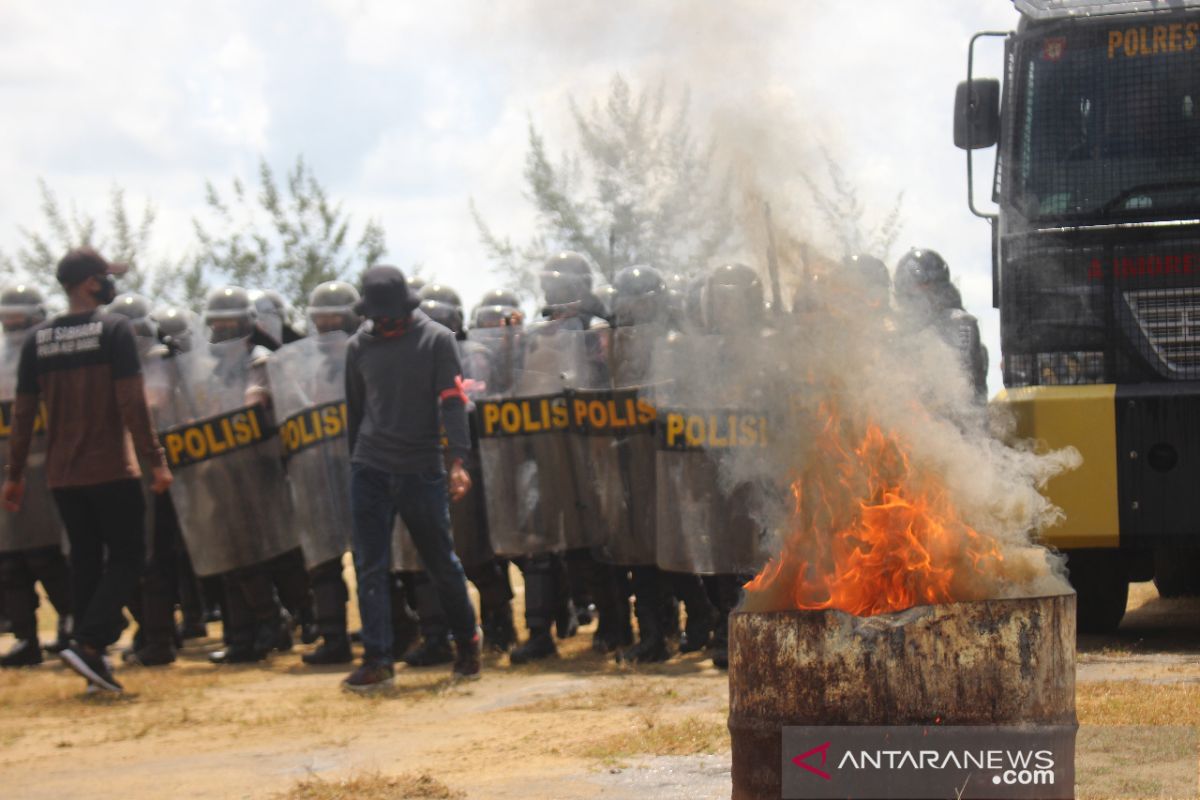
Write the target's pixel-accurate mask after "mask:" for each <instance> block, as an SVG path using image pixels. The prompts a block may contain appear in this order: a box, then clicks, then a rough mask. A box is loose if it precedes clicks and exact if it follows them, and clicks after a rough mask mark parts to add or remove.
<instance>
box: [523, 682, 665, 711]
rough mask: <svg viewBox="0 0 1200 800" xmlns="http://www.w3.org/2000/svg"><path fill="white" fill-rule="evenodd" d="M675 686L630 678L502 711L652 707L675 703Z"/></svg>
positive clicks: (597, 709) (599, 709) (607, 709)
mask: <svg viewBox="0 0 1200 800" xmlns="http://www.w3.org/2000/svg"><path fill="white" fill-rule="evenodd" d="M682 699H683V698H682V696H681V694H680V692H679V690H678V689H676V688H671V687H665V688H664V687H663V686H662V685H661V684H658V683H651V682H640V681H634V680H631V681H629V682H628V683H626V684H622V685H619V686H607V687H605V688H603V689H585V690H584V691H580V692H573V693H571V694H568V695H561V696H557V697H547V698H544V699H542V700H534V701H533V702H531V703H526V704H525V705H519V706H512V707H511V708H507V709H504V710H505V711H512V712H519V713H523V714H553V713H560V712H564V711H611V710H612V709H614V708H656V707H658V706H660V705H662V704H664V703H666V702H668V701H669V702H670V703H671V704H672V705H678V704H679V702H680V701H681V700H682Z"/></svg>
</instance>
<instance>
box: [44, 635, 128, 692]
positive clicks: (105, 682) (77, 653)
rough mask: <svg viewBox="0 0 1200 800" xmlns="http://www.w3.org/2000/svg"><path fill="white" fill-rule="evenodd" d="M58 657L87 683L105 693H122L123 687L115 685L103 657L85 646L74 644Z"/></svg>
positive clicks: (115, 682)
mask: <svg viewBox="0 0 1200 800" xmlns="http://www.w3.org/2000/svg"><path fill="white" fill-rule="evenodd" d="M58 657H59V658H61V659H62V660H63V663H64V664H66V665H67V666H68V667H70V668H71V669H73V670H75V672H77V673H79V674H80V675H82V676H83V677H84V678H85V679H86V680H87V682H88V683H90V684H91V685H92V686H95V687H96V688H97V689H101V690H103V691H106V692H123V691H125V687H123V686H122V685H121V684H119V683H117V679H116V678H114V677H113V674H112V670H110V669H109V668H108V664H107V662H106V661H105V659H104V655H103V654H101V653H99V652H97V651H96V650H93V649H92V648H90V647H88V646H87V645H82V644H75V645H71V646H70V647H68V648H66V649H65V650H63V651H62V652H61V653H59V654H58Z"/></svg>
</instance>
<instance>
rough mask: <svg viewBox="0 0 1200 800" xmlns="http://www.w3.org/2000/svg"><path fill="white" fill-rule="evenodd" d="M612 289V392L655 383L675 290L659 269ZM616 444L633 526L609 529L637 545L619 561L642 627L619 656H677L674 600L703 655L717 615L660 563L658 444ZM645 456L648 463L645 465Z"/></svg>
mask: <svg viewBox="0 0 1200 800" xmlns="http://www.w3.org/2000/svg"><path fill="white" fill-rule="evenodd" d="M613 287H614V289H615V290H616V293H615V295H614V299H613V308H612V312H613V326H614V341H613V345H612V348H613V359H614V363H613V378H614V387H615V388H619V387H621V386H622V385H642V386H644V385H645V384H646V383H647V379H648V378H649V372H650V367H651V364H650V361H651V356H652V354H653V352H654V351H655V350H657V349H658V347H659V346H661V344H662V343H663V342H665V341H666V339H667V335H668V333H669V331H670V321H671V317H672V309H671V302H672V300H671V296H670V290H669V288H668V285H667V282H666V280H664V278H663V277H662V275H661V274H660V273H659V272H658V270H656V269H654V268H653V267H628V268H626V269H624V270H621V271H620V272H619V273H617V275H616V278H615V279H614V281H613ZM647 438H649V437H648V434H647ZM617 445H618V450H617V453H618V456H619V461H620V464H621V473H622V474H621V476H620V480H621V482H622V484H623V486H624V494H625V510H626V515H625V516H626V517H627V519H628V520H629V522H628V523H627V524H626V525H624V526H623V525H621V524H619V523H618V524H616V525H610V529H611V530H614V531H622V530H623V529H627V535H628V536H629V537H631V539H632V544H631V545H630V547H629V552H628V553H626V554H625V555H626V556H628V557H627V558H625V559H624V560H623V561H620V563H627V564H629V566H630V573H631V575H632V589H633V594H634V597H635V613H636V616H637V622H638V642H637V644H635V645H633V646H632V647H630V648H627V649H625V650H623V651H620V652H619V653H618V654H617V657H618V660H620V661H625V662H630V663H653V662H657V661H665V660H666V659H667V658H669V657H670V655H671V651H670V645H669V642H670V641H671V640H672V639H675V638H678V637H679V628H678V619H677V610H676V598H678V599H679V600H682V601H683V602H684V604H685V606H686V608H687V631H686V632H685V634H684V636H683V637H682V639H681V642H680V650H681V651H682V652H693V651H697V650H700V649H702V648H703V647H705V646H706V645H707V644H708V641H709V637H710V636H711V633H712V627H713V621H714V616H715V613H716V612H715V610H714V609H713V607H712V604H711V602H710V601H709V599H708V597H707V595H706V594H705V590H704V586H703V584H702V583H701V581H700V578H699V577H698V576H696V575H689V574H683V573H667V572H663V571H661V570H659V569H658V567H657V566H656V564H655V549H654V548H655V529H654V525H655V516H656V509H655V508H654V505H655V499H654V497H655V487H654V485H653V484H654V462H653V459H654V452H653V449H652V445H647V447H646V448H644V449H638V448H636V447H633V446H630V445H631V437H619V440H618V443H617ZM622 446H624V447H623V448H622ZM639 458H640V459H643V460H646V461H647V462H648V463H646V464H644V465H639V464H638V463H637V462H638V459H639ZM639 466H641V468H640V469H639V468H638V467H639ZM617 549H619V548H617ZM639 556H640V557H639Z"/></svg>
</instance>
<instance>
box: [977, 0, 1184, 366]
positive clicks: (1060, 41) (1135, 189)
mask: <svg viewBox="0 0 1200 800" xmlns="http://www.w3.org/2000/svg"><path fill="white" fill-rule="evenodd" d="M1014 78H1015V85H1014V86H1013V87H1011V88H1012V93H1011V94H1010V95H1009V97H1008V98H1007V104H1006V105H1007V107H1008V109H1009V110H1010V112H1011V114H1012V117H1011V119H1010V126H1009V129H1008V132H1009V146H1008V147H1007V148H1006V149H1007V150H1008V151H1009V159H1008V162H1007V163H1006V165H1005V171H1006V180H1005V181H1004V186H1006V187H1007V188H1008V189H1009V191H1008V192H1007V195H1008V196H1007V197H1006V198H1005V200H1006V201H1007V203H1008V204H1010V205H1011V207H1012V208H1013V210H1014V211H1015V212H1016V214H1015V215H1012V218H1013V219H1020V220H1022V222H1021V223H1020V224H1013V225H1009V226H1008V227H1007V228H1006V231H1005V233H1004V235H1003V237H1002V243H1001V247H1002V259H1003V265H1004V271H1003V273H1002V277H1001V325H1002V337H1003V340H1004V353H1005V362H1004V367H1005V383H1006V384H1007V385H1009V386H1016V385H1031V384H1040V385H1054V384H1072V383H1099V382H1140V381H1153V380H1180V379H1200V224H1196V220H1197V219H1200V15H1198V14H1196V13H1195V12H1188V13H1174V14H1166V15H1164V14H1159V15H1153V16H1145V17H1141V18H1138V17H1113V18H1108V19H1100V20H1094V21H1090V22H1087V23H1071V24H1063V23H1056V24H1054V25H1048V26H1043V27H1041V28H1037V29H1033V30H1029V31H1026V32H1025V33H1024V34H1022V36H1021V37H1020V41H1019V43H1018V46H1017V49H1016V53H1015V62H1014Z"/></svg>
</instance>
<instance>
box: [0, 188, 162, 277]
mask: <svg viewBox="0 0 1200 800" xmlns="http://www.w3.org/2000/svg"><path fill="white" fill-rule="evenodd" d="M38 188H39V189H40V191H41V196H42V202H41V206H40V208H39V210H40V211H41V220H40V225H39V226H38V227H24V226H22V227H20V228H19V229H18V230H19V233H20V237H21V244H20V246H19V247H18V249H17V251H16V252H15V253H14V254H12V255H0V266H2V267H3V270H4V272H5V274H6V278H8V279H11V280H16V281H23V282H27V283H31V284H33V285H35V286H37V287H39V288H40V289H42V290H43V291H44V292H46V293H47V294H51V293H52V292H54V291H56V290H57V288H58V283H57V282H56V281H55V278H54V273H55V268H56V267H57V265H58V261H59V259H61V258H62V256H63V254H64V253H66V252H67V251H68V250H71V249H73V248H76V247H83V246H89V247H94V248H95V249H96V250H97V251H99V252H100V253H101V254H102V255H104V257H105V258H107V259H109V260H110V261H120V262H124V263H127V264H129V265H130V266H131V269H130V271H129V272H128V273H126V274H125V275H124V276H123V277H122V278H121V280H120V284H119V286H120V289H121V291H133V292H141V293H143V294H147V295H149V296H151V297H153V298H155V299H165V300H168V301H178V300H180V299H182V294H183V292H182V288H183V280H182V270H181V267H180V265H179V264H177V263H173V262H171V261H170V260H168V259H166V258H162V257H156V256H155V255H154V254H153V247H152V244H153V234H154V225H155V220H156V213H155V210H154V207H153V206H152V205H150V204H149V203H147V204H146V205H145V206H143V207H142V209H141V212H140V213H131V211H130V209H129V207H128V205H127V203H126V201H125V191H124V189H122V188H121V187H120V186H117V185H114V186H113V187H112V189H111V190H110V193H109V205H108V212H107V215H106V217H105V219H104V223H105V224H101V222H100V221H99V220H98V219H97V217H96V216H94V215H93V214H90V213H88V212H85V211H81V210H79V209H78V208H76V207H75V206H74V205H72V206H71V207H70V209H69V210H67V209H64V208H63V205H62V203H61V202H59V200H58V197H57V195H56V194H55V193H54V191H53V190H51V188H50V186H49V185H48V184H47V183H46V182H45V181H44V180H39V181H38Z"/></svg>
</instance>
